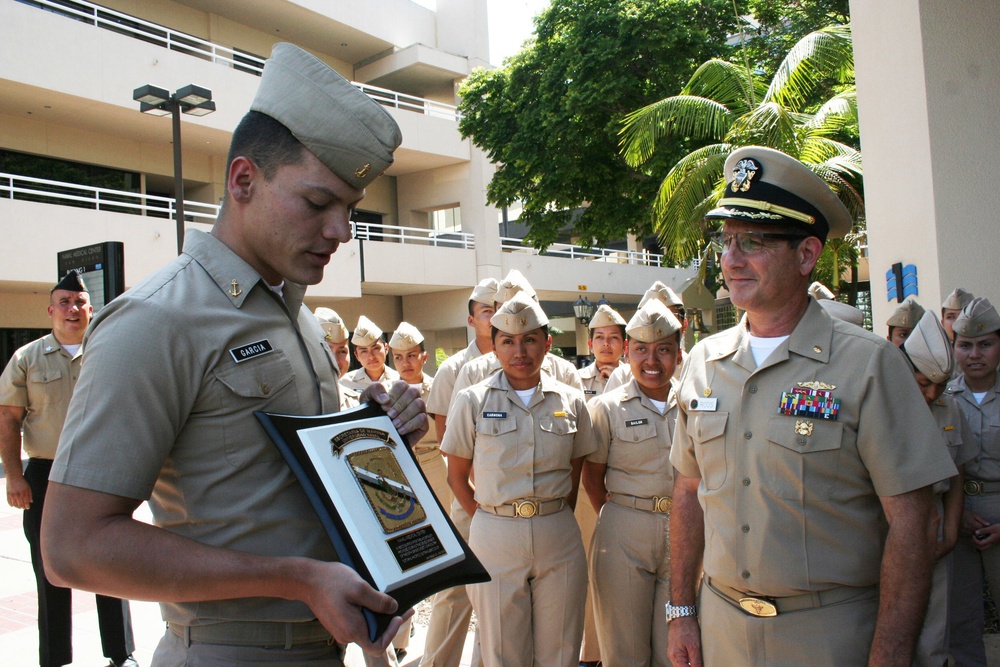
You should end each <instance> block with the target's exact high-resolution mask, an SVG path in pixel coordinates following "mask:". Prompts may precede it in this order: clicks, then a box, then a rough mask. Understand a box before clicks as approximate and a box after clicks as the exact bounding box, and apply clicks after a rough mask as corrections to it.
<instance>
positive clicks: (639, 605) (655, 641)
mask: <svg viewBox="0 0 1000 667" xmlns="http://www.w3.org/2000/svg"><path fill="white" fill-rule="evenodd" d="M680 329H681V324H680V322H678V321H677V318H676V317H674V315H673V313H671V312H670V311H669V310H667V308H666V306H664V305H663V304H662V303H660V302H659V301H657V300H655V299H654V300H651V301H648V302H647V303H646V304H645V305H644V306H643V307H642V308H641V309H640V310H639V312H637V313H636V314H635V315H634V316H633V317H632V319H631V320H630V321H629V323H628V326H627V327H626V333H627V336H628V337H627V343H626V345H627V353H628V360H629V366H630V367H631V370H632V373H631V375H632V379H631V380H629V381H628V382H627V383H625V384H624V385H623V386H621V387H618V388H617V389H614V390H612V391H610V392H607V393H605V394H603V395H601V396H599V397H597V398H595V399H593V400H592V401H591V402H590V404H589V408H590V416H591V419H592V420H593V422H594V430H595V431H596V432H597V434H598V436H599V437H600V444H599V446H598V449H597V451H596V452H594V453H593V454H591V455H590V456H589V457H587V461H586V462H585V463H584V467H583V484H584V488H585V489H586V491H587V495H588V496H589V497H590V502H591V503H592V504H593V506H594V507H595V509H597V510H598V511H599V512H600V518H599V519H598V521H597V529H596V531H595V532H594V541H593V544H592V545H591V548H590V577H591V580H592V582H593V586H592V590H593V591H594V594H595V600H594V601H595V608H596V614H597V636H598V638H599V640H600V644H601V657H602V659H603V662H604V665H606V667H616V666H618V665H621V666H628V667H643V666H645V667H649V666H650V665H656V666H657V667H661V666H662V667H668V666H669V662H668V660H667V633H666V632H664V631H663V629H664V625H665V624H666V618H665V615H664V605H665V604H666V602H667V601H668V600H669V599H670V541H669V537H670V532H669V526H670V496H671V493H672V487H673V468H672V467H671V465H670V440H671V433H672V432H673V429H674V420H675V418H676V412H677V405H676V400H675V396H674V393H673V391H672V388H673V387H672V381H671V380H672V377H673V374H674V369H675V368H676V366H677V365H678V364H680ZM608 501H610V502H608Z"/></svg>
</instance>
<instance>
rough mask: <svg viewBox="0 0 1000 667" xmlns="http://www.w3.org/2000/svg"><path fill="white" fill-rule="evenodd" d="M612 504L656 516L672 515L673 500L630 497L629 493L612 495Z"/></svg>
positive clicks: (654, 497)
mask: <svg viewBox="0 0 1000 667" xmlns="http://www.w3.org/2000/svg"><path fill="white" fill-rule="evenodd" d="M611 502H613V503H614V504H616V505H624V506H625V507H631V508H632V509H636V510H642V511H643V512H652V513H654V514H670V507H671V505H673V500H671V499H670V496H653V497H652V498H640V497H639V496H630V495H628V494H627V493H614V492H612V493H611Z"/></svg>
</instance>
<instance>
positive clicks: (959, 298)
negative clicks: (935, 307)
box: [941, 287, 975, 310]
mask: <svg viewBox="0 0 1000 667" xmlns="http://www.w3.org/2000/svg"><path fill="white" fill-rule="evenodd" d="M974 298H975V297H974V296H972V292H969V291H968V290H966V289H965V288H963V287H956V288H955V289H954V290H953V291H952V293H951V294H949V295H948V296H946V297H945V299H944V303H942V304H941V307H942V308H947V309H948V310H962V309H963V308H965V307H966V306H968V305H969V303H970V302H971V301H972V300H973V299H974Z"/></svg>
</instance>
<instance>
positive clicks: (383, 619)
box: [254, 403, 490, 641]
mask: <svg viewBox="0 0 1000 667" xmlns="http://www.w3.org/2000/svg"><path fill="white" fill-rule="evenodd" d="M254 415H255V416H256V417H257V419H258V420H259V421H260V423H261V425H262V426H263V427H264V430H265V431H267V434H268V436H270V438H271V440H272V441H274V444H275V445H276V446H277V447H278V450H279V451H280V452H281V455H282V456H283V457H284V459H285V462H286V463H287V464H288V467H289V468H290V469H291V470H292V473H293V474H294V475H295V477H296V479H298V481H299V484H300V485H301V486H302V489H303V490H304V491H305V494H306V496H307V497H308V498H309V502H310V504H312V506H313V509H315V510H316V514H317V515H318V517H319V520H320V523H322V524H323V528H324V530H325V531H326V533H327V535H328V536H329V537H330V540H331V541H332V542H333V546H334V549H336V551H337V557H338V558H339V559H340V562H341V563H343V564H344V565H347V566H348V567H350V568H352V569H353V570H355V571H356V572H357V573H358V574H359V575H360V576H361V578H362V579H364V580H365V581H367V582H368V583H369V584H370V585H371V586H372V587H373V588H375V587H376V586H375V579H374V577H373V576H372V574H371V572H370V571H369V569H368V566H367V565H366V564H365V562H364V559H363V558H362V556H361V553H360V552H359V551H358V548H357V546H356V545H355V543H354V539H353V538H352V536H351V535H350V532H349V531H348V530H347V527H346V526H345V525H344V522H343V520H342V519H341V517H340V513H339V512H338V511H337V508H336V507H335V506H334V503H333V500H332V499H331V498H330V495H329V493H327V492H326V489H325V486H324V484H323V481H322V480H321V479H320V477H319V474H318V473H317V472H316V469H315V467H314V466H313V463H312V460H311V459H310V458H309V454H308V453H307V452H306V450H305V448H304V445H303V443H302V441H301V439H300V438H299V435H298V431H299V430H302V429H307V428H313V427H316V426H326V425H328V424H340V423H348V422H352V421H355V420H360V419H367V418H371V417H384V416H385V412H384V411H383V410H382V408H381V407H380V406H379V405H377V404H371V403H369V404H365V405H362V406H360V407H358V408H354V409H353V410H349V411H347V412H339V413H334V414H328V415H316V416H312V417H306V416H295V415H279V414H270V413H266V412H261V411H257V412H254ZM388 427H389V428H391V429H392V430H393V434H394V435H396V436H397V437H399V438H400V440H401V441H402V442H403V443H406V446H404V447H400V448H398V449H397V450H396V456H407V457H410V458H411V459H413V462H414V465H415V466H416V468H417V470H418V471H420V474H421V476H423V477H424V481H425V482H427V477H426V476H425V475H424V473H423V470H421V469H420V466H419V464H417V463H416V458H415V457H414V455H413V450H412V449H410V447H409V444H408V443H407V441H406V439H405V438H403V437H402V436H399V434H398V433H396V432H395V429H394V428H393V426H392V423H391V422H389V423H388ZM427 484H428V486H430V483H429V482H427ZM431 495H433V494H431ZM434 502H435V503H437V506H438V507H439V508H440V509H441V513H442V515H443V516H444V518H445V520H446V521H447V522H448V527H449V528H450V529H451V530H452V532H453V533H454V535H455V538H456V539H457V540H458V542H459V544H460V545H461V547H462V551H463V553H464V554H465V558H464V560H462V561H460V562H459V563H456V564H453V565H450V566H448V567H446V568H445V569H443V570H439V571H437V572H433V573H431V574H428V575H426V576H424V577H423V578H421V579H418V580H417V581H413V582H410V583H408V584H404V585H403V586H401V587H399V588H396V589H394V590H392V591H390V592H388V593H387V594H388V595H390V596H392V597H393V598H394V599H395V600H396V602H397V603H399V611H400V612H402V611H403V610H406V609H409V608H410V607H412V606H414V605H415V604H417V603H418V602H420V601H421V600H423V599H425V598H428V597H430V596H431V595H434V594H435V593H437V592H439V591H443V590H445V589H447V588H452V587H454V586H464V585H466V584H478V583H483V582H486V581H489V580H490V576H489V574H488V573H487V572H486V568H484V567H483V565H482V563H480V562H479V559H478V558H476V555H475V554H474V553H472V550H471V549H470V548H469V545H468V544H467V543H466V541H465V540H464V539H463V538H462V536H461V535H460V534H459V533H458V529H456V528H455V524H454V523H452V521H451V517H450V516H449V515H448V508H445V507H443V506H442V505H441V503H440V501H439V500H438V499H437V497H434ZM363 611H364V614H365V620H366V622H367V623H368V635H369V639H370V640H371V641H375V640H376V639H377V638H378V637H379V636H381V635H382V634H383V633H384V632H385V630H386V628H387V627H388V625H389V622H390V620H391V619H392V616H390V615H386V614H376V613H375V612H373V611H370V610H368V609H364V610H363Z"/></svg>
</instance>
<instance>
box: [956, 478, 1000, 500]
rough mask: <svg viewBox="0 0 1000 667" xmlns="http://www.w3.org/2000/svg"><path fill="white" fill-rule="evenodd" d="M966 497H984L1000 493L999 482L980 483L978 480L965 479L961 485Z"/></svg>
mask: <svg viewBox="0 0 1000 667" xmlns="http://www.w3.org/2000/svg"><path fill="white" fill-rule="evenodd" d="M962 488H963V489H965V495H967V496H985V495H988V494H991V493H1000V482H981V481H979V480H978V479H967V480H965V483H964V484H963V485H962Z"/></svg>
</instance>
